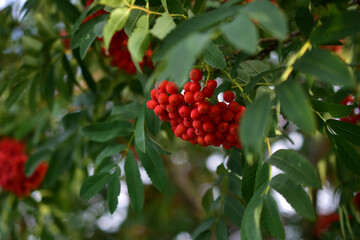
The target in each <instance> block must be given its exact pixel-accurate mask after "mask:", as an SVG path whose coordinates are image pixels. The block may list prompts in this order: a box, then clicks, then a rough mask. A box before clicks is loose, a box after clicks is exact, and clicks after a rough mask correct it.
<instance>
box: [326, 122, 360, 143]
mask: <svg viewBox="0 0 360 240" xmlns="http://www.w3.org/2000/svg"><path fill="white" fill-rule="evenodd" d="M326 123H327V124H329V126H330V127H331V128H332V130H334V131H335V132H336V134H337V135H339V136H340V137H342V138H344V139H346V140H348V141H349V142H351V143H354V144H356V145H360V126H358V125H355V124H351V123H348V122H344V121H337V120H333V119H329V120H327V121H326Z"/></svg>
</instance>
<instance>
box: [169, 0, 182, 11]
mask: <svg viewBox="0 0 360 240" xmlns="http://www.w3.org/2000/svg"><path fill="white" fill-rule="evenodd" d="M166 4H167V7H168V10H169V13H173V14H182V13H183V8H182V5H181V2H180V0H166Z"/></svg>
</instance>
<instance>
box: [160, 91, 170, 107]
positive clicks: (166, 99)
mask: <svg viewBox="0 0 360 240" xmlns="http://www.w3.org/2000/svg"><path fill="white" fill-rule="evenodd" d="M158 102H159V103H160V104H167V103H168V102H169V95H167V94H166V93H161V94H160V95H159V96H158Z"/></svg>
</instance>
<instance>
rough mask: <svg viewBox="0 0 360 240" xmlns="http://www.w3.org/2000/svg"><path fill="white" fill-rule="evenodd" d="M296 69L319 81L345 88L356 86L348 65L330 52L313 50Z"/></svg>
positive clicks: (296, 65) (301, 60)
mask: <svg viewBox="0 0 360 240" xmlns="http://www.w3.org/2000/svg"><path fill="white" fill-rule="evenodd" d="M294 68H295V69H297V70H301V71H303V72H305V73H307V74H310V75H313V76H315V77H317V78H318V79H319V80H321V81H323V82H325V83H328V84H335V85H340V86H345V87H352V86H353V85H354V82H353V79H352V77H351V75H350V72H349V70H348V68H347V66H346V64H345V63H344V62H343V61H342V60H341V59H340V58H339V57H338V56H335V55H334V54H332V53H331V52H329V51H326V50H322V49H313V50H311V51H310V52H307V53H306V54H305V55H304V56H303V57H302V58H300V59H299V60H298V61H297V62H296V63H295V65H294Z"/></svg>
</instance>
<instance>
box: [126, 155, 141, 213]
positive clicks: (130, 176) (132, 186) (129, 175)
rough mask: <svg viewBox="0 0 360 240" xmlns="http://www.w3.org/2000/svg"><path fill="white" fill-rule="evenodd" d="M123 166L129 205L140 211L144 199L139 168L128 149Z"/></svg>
mask: <svg viewBox="0 0 360 240" xmlns="http://www.w3.org/2000/svg"><path fill="white" fill-rule="evenodd" d="M124 168H125V176H126V184H127V187H128V191H129V195H130V200H131V206H132V207H133V209H134V210H135V211H137V212H141V210H142V208H143V205H144V200H145V196H144V187H143V184H142V181H141V177H140V172H139V168H138V165H137V162H136V160H135V157H134V154H133V152H132V151H129V153H128V155H127V157H126V160H125V167H124Z"/></svg>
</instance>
